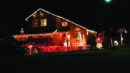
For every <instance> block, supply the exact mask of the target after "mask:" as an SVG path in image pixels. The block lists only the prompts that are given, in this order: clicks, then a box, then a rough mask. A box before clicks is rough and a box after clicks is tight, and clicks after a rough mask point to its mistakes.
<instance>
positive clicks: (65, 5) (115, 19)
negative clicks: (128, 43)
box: [0, 0, 130, 34]
mask: <svg viewBox="0 0 130 73" xmlns="http://www.w3.org/2000/svg"><path fill="white" fill-rule="evenodd" d="M2 4H3V5H2V6H1V7H2V8H1V12H2V17H1V18H2V24H0V33H1V34H15V32H16V31H18V30H19V28H20V25H23V24H24V23H25V18H26V17H27V16H28V15H30V14H31V13H32V12H34V11H35V10H37V9H38V8H43V9H45V10H47V11H50V12H52V13H54V14H57V15H60V16H63V17H65V18H67V19H69V20H71V21H74V22H76V23H78V24H80V25H83V26H85V27H87V28H90V29H93V30H96V31H98V32H100V31H106V32H110V31H112V30H113V31H114V30H116V29H117V28H119V27H124V28H127V29H128V28H129V24H130V11H129V9H130V4H129V0H113V1H112V2H111V3H110V4H107V3H105V2H104V0H21V1H19V0H18V1H12V0H11V1H5V2H2Z"/></svg>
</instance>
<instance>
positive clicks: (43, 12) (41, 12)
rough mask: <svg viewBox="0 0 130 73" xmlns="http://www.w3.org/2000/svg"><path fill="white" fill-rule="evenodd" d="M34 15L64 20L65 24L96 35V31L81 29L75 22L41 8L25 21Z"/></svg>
mask: <svg viewBox="0 0 130 73" xmlns="http://www.w3.org/2000/svg"><path fill="white" fill-rule="evenodd" d="M35 14H36V15H37V17H45V16H47V15H52V16H55V17H56V18H59V19H61V20H64V21H67V22H69V23H71V24H73V25H75V26H78V27H81V28H83V29H85V30H86V31H87V30H89V31H91V32H93V33H96V31H93V30H90V29H87V28H86V27H83V26H81V25H79V24H77V23H75V22H73V21H70V20H68V19H66V18H64V17H61V16H59V15H56V14H53V13H51V12H49V11H47V10H44V9H42V8H39V9H38V10H36V11H35V12H33V13H32V14H31V15H29V16H28V17H27V18H26V19H25V20H26V21H28V20H29V19H30V18H32V17H33V15H35ZM41 14H42V15H41Z"/></svg>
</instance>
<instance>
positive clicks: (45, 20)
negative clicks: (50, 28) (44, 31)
mask: <svg viewBox="0 0 130 73" xmlns="http://www.w3.org/2000/svg"><path fill="white" fill-rule="evenodd" d="M42 26H47V19H41V27H42Z"/></svg>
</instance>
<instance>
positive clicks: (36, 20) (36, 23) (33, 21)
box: [32, 19, 39, 27]
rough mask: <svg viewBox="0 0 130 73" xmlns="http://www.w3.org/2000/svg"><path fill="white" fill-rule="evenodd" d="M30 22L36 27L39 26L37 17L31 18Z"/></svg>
mask: <svg viewBox="0 0 130 73" xmlns="http://www.w3.org/2000/svg"><path fill="white" fill-rule="evenodd" d="M32 24H33V27H38V26H39V20H38V19H35V20H32Z"/></svg>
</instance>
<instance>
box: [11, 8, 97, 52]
mask: <svg viewBox="0 0 130 73" xmlns="http://www.w3.org/2000/svg"><path fill="white" fill-rule="evenodd" d="M25 20H26V22H27V23H26V27H23V28H21V30H20V34H17V35H13V36H14V37H15V38H16V40H17V41H18V42H25V41H28V42H29V43H31V44H32V43H33V46H34V45H35V46H36V45H38V47H39V48H41V47H42V48H43V47H46V48H45V49H46V50H48V49H47V47H53V48H52V49H53V51H52V52H54V50H55V49H54V47H62V48H61V49H60V50H61V51H63V50H64V48H63V47H65V48H66V47H69V49H70V47H71V50H73V49H75V48H76V47H83V46H86V45H89V44H88V41H89V39H90V38H91V36H95V34H96V31H93V30H90V29H88V28H86V27H83V26H81V25H79V24H77V23H75V22H72V21H70V20H68V19H66V18H64V17H61V16H58V15H56V14H53V13H51V12H49V11H46V10H44V9H42V8H39V9H38V10H36V11H35V12H33V13H32V14H31V15H29V16H28V17H27V18H26V19H25ZM89 36H90V37H89ZM93 40H94V39H93ZM94 41H95V40H94ZM29 43H26V44H29ZM23 45H25V43H24V44H23ZM26 47H27V46H26ZM72 47H75V48H72ZM45 49H44V51H43V52H48V51H45ZM49 49H50V48H49ZM52 49H50V50H52ZM69 49H68V48H67V49H66V50H69Z"/></svg>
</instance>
